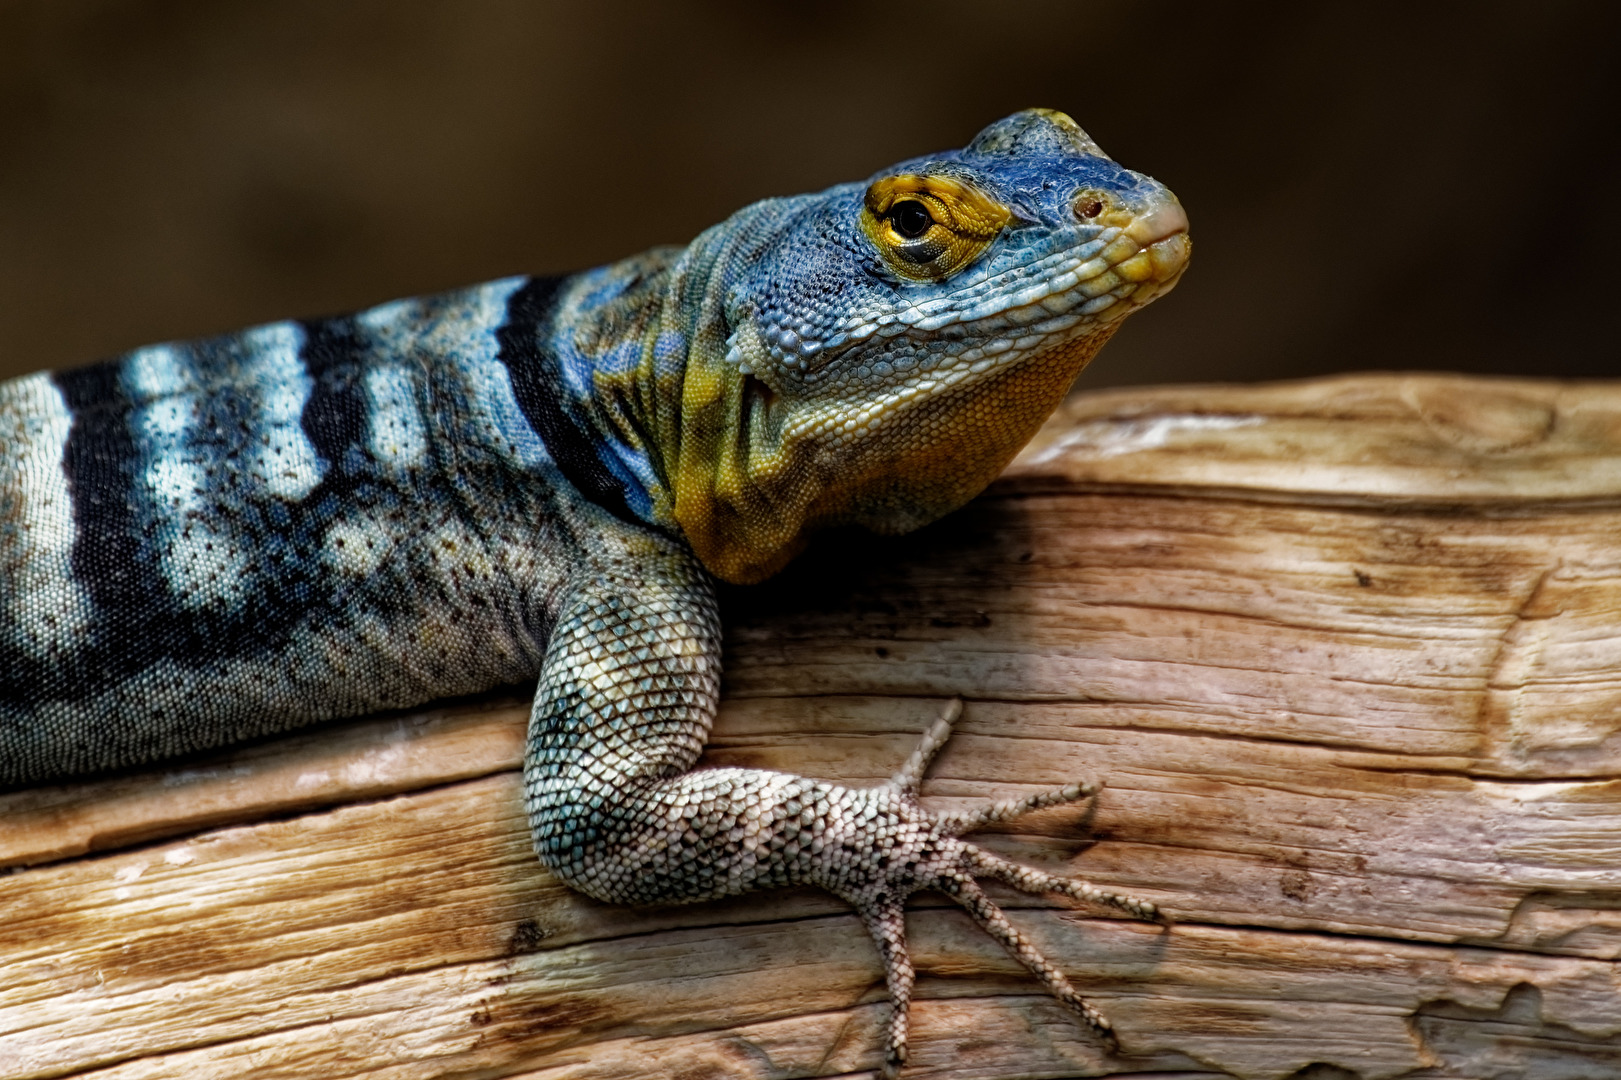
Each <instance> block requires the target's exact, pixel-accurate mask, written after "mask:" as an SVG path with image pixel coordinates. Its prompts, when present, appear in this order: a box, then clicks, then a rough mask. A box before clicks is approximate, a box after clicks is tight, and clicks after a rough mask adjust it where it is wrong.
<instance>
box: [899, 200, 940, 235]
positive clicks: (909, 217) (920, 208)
mask: <svg viewBox="0 0 1621 1080" xmlns="http://www.w3.org/2000/svg"><path fill="white" fill-rule="evenodd" d="M889 219H890V221H892V222H893V223H894V225H895V231H896V232H898V233H900V234H901V235H902V236H904V237H906V238H907V239H908V240H916V239H917V238H918V237H920V236H922V235H923V234H924V233H926V232H928V231H929V226H930V225H933V224H934V218H932V217H930V216H929V211H928V208H927V207H925V206H924V205H923V204H922V203H920V202H913V201H912V200H910V199H908V200H907V201H906V202H902V203H896V204H895V209H893V210H891V211H890V215H889Z"/></svg>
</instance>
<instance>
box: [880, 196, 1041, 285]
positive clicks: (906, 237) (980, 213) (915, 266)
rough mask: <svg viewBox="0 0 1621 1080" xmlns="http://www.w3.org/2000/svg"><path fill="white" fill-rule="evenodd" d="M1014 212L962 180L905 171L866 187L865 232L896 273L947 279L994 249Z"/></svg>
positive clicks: (922, 278)
mask: <svg viewBox="0 0 1621 1080" xmlns="http://www.w3.org/2000/svg"><path fill="white" fill-rule="evenodd" d="M1012 216H1013V215H1012V212H1011V211H1009V210H1008V208H1007V207H1005V206H1003V205H1002V204H1001V203H1000V202H997V201H996V200H995V199H993V198H991V197H990V196H989V195H987V194H985V193H984V192H983V191H980V190H979V189H978V188H976V187H973V186H971V185H969V184H966V183H963V182H962V181H960V180H955V179H953V178H951V177H946V176H917V175H913V174H902V175H900V176H889V177H885V178H884V179H882V180H879V181H877V182H876V183H874V184H873V185H872V186H871V187H869V188H868V189H867V194H866V198H865V199H864V200H863V205H862V209H861V230H862V232H864V233H865V234H866V235H867V239H869V240H871V241H872V243H873V246H874V247H876V248H877V249H878V254H879V255H880V256H881V257H882V258H883V260H884V265H886V266H887V267H889V269H890V270H891V271H892V272H894V273H895V275H896V276H898V277H902V278H905V279H907V280H909V281H943V280H944V279H946V278H948V277H950V276H951V275H952V274H955V273H956V272H957V271H959V270H961V269H962V268H963V267H965V266H967V265H968V264H969V263H971V262H973V261H974V259H975V257H977V256H978V255H979V254H980V253H981V252H982V251H984V250H985V249H986V248H987V247H989V246H990V243H991V241H992V240H994V239H996V237H997V235H998V234H999V233H1000V232H1001V231H1002V226H1004V225H1006V224H1007V222H1008V219H1009V218H1011V217H1012Z"/></svg>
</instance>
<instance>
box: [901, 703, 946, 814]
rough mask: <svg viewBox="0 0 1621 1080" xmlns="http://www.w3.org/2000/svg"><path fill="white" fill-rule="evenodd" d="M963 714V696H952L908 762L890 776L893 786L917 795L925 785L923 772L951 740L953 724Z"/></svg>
mask: <svg viewBox="0 0 1621 1080" xmlns="http://www.w3.org/2000/svg"><path fill="white" fill-rule="evenodd" d="M961 715H962V698H952V699H951V700H950V701H948V702H946V707H945V710H944V711H943V712H941V714H940V716H939V718H938V719H936V720H935V722H934V723H932V724H930V725H929V730H928V731H926V732H924V733H923V741H922V742H920V743H918V744H917V749H916V750H913V751H912V756H911V757H909V758H907V759H906V764H904V765H902V766H901V767H900V771H899V772H897V773H896V774H895V775H894V776H892V777H890V778H889V782H890V784H891V786H893V787H897V788H899V789H900V790H902V791H904V792H905V793H906V794H908V795H916V794H917V791H918V788H920V787H921V786H922V785H923V774H924V773H926V772H928V771H929V764H930V763H931V762H932V761H934V756H935V755H936V754H938V753H939V752H940V748H941V747H942V746H944V745H945V744H946V743H947V742H949V741H950V740H951V725H952V724H955V723H956V722H957V717H959V716H961Z"/></svg>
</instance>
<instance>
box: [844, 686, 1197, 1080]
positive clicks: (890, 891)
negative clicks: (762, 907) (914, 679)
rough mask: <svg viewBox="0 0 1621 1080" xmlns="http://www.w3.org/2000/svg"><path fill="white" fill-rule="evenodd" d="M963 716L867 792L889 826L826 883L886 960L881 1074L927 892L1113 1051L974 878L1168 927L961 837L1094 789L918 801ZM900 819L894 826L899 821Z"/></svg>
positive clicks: (1142, 906) (890, 1058)
mask: <svg viewBox="0 0 1621 1080" xmlns="http://www.w3.org/2000/svg"><path fill="white" fill-rule="evenodd" d="M961 712H962V702H961V701H953V702H952V703H951V704H950V705H949V706H948V707H947V709H946V712H945V714H944V715H943V716H941V717H940V718H939V719H938V720H936V721H935V722H934V723H933V724H932V725H931V726H930V728H929V730H928V732H927V733H926V734H925V735H924V736H923V741H922V742H921V743H920V744H919V745H918V748H917V749H916V750H915V751H914V752H913V753H912V755H911V757H909V758H908V759H907V761H906V764H905V765H903V766H902V767H901V769H900V771H899V772H897V773H896V774H895V775H894V776H893V777H891V778H890V780H889V782H888V783H887V784H884V785H882V786H881V787H879V788H876V789H869V790H871V792H872V794H873V795H874V796H877V801H879V803H880V805H879V806H875V807H874V808H873V809H874V810H875V811H877V814H878V817H879V818H880V819H883V818H888V819H889V822H890V827H889V828H885V829H883V830H882V832H883V833H884V835H883V836H882V837H881V838H880V840H879V843H878V844H877V845H876V849H875V850H874V851H873V857H872V858H871V859H870V860H863V865H861V866H859V867H853V866H850V865H848V864H846V865H845V867H844V868H843V869H844V872H843V873H842V874H840V875H839V877H840V878H841V880H839V881H838V882H837V883H831V882H830V883H829V884H830V886H831V887H832V888H833V891H835V892H837V893H839V894H840V895H842V896H843V897H844V898H845V899H847V900H849V901H850V902H851V903H852V904H853V905H854V906H855V908H856V911H857V913H858V914H859V915H860V916H861V919H862V922H863V923H864V924H865V925H866V927H867V932H868V933H869V934H871V935H872V939H873V941H874V942H875V943H876V944H877V946H878V952H879V955H880V957H881V958H882V959H883V964H884V976H885V982H886V983H887V985H888V988H889V996H890V1000H891V1002H892V1004H893V1009H892V1011H891V1013H890V1017H889V1024H888V1028H887V1030H886V1032H885V1055H884V1076H886V1077H891V1078H892V1077H894V1076H895V1075H896V1074H897V1072H898V1070H899V1069H900V1067H901V1065H903V1064H904V1063H905V1061H906V1053H907V1047H906V1041H907V1028H908V1016H909V1011H910V1006H911V997H912V983H913V981H914V979H915V976H916V972H915V971H914V970H913V968H912V962H911V959H910V957H909V956H908V954H907V950H906V926H905V904H906V898H907V897H908V896H909V895H911V894H912V893H914V892H917V891H920V890H923V889H933V890H935V891H937V892H942V893H944V894H945V895H947V896H949V897H951V899H953V900H955V901H956V902H957V903H959V904H961V905H962V906H963V908H964V910H966V911H967V912H968V914H969V915H970V916H971V917H972V918H973V920H974V921H975V922H976V923H978V924H979V925H980V926H981V927H982V928H983V929H984V930H985V932H986V933H988V934H990V935H991V937H993V938H995V939H996V940H997V941H998V942H1000V943H1001V944H1002V947H1003V948H1005V949H1007V951H1008V952H1009V953H1011V954H1012V955H1013V957H1014V958H1015V959H1017V960H1018V961H1019V962H1020V963H1021V964H1023V965H1024V966H1025V967H1026V968H1028V969H1029V971H1030V973H1031V974H1032V975H1034V976H1035V977H1036V978H1037V979H1038V980H1040V982H1041V984H1042V985H1043V986H1045V987H1046V988H1047V991H1048V993H1050V994H1052V996H1053V997H1055V998H1057V999H1058V1000H1059V1001H1060V1002H1062V1003H1063V1004H1064V1005H1066V1006H1068V1007H1069V1009H1070V1010H1072V1011H1073V1012H1074V1013H1075V1014H1076V1015H1078V1016H1079V1017H1080V1018H1081V1019H1082V1020H1083V1021H1085V1023H1086V1024H1087V1026H1088V1027H1090V1028H1091V1029H1092V1030H1093V1031H1094V1032H1095V1033H1096V1034H1097V1035H1098V1036H1099V1037H1100V1038H1101V1039H1103V1040H1104V1041H1105V1043H1107V1044H1108V1045H1109V1046H1110V1048H1111V1049H1112V1048H1113V1047H1114V1045H1115V1041H1114V1033H1113V1030H1112V1029H1111V1027H1110V1025H1109V1021H1108V1020H1107V1019H1106V1018H1105V1017H1104V1016H1103V1014H1102V1013H1100V1012H1098V1011H1097V1010H1096V1009H1095V1008H1093V1007H1092V1006H1091V1005H1090V1004H1088V1003H1087V1001H1086V999H1085V998H1083V997H1081V995H1080V994H1079V993H1077V992H1076V990H1075V988H1074V987H1073V986H1072V985H1070V982H1069V980H1068V979H1067V978H1065V977H1064V973H1063V972H1061V971H1059V970H1058V968H1057V967H1056V966H1054V965H1053V963H1052V962H1051V961H1049V960H1048V959H1047V958H1046V957H1044V956H1042V955H1041V953H1040V952H1039V951H1037V949H1036V947H1035V946H1034V945H1032V944H1031V943H1030V940H1029V939H1028V938H1026V937H1025V936H1024V935H1023V934H1022V933H1020V932H1019V930H1018V929H1017V928H1016V927H1014V925H1013V924H1012V923H1011V922H1009V921H1008V918H1007V916H1006V915H1005V914H1003V912H1002V909H1001V908H999V907H997V906H996V904H995V903H993V902H992V901H991V899H990V897H988V896H986V895H985V892H984V890H982V889H981V888H980V887H979V884H978V882H976V881H975V878H979V877H987V878H993V879H995V880H997V881H1001V882H1004V883H1006V884H1008V885H1011V886H1013V887H1014V888H1016V889H1018V890H1020V891H1022V892H1027V893H1057V894H1059V895H1062V896H1068V897H1071V898H1073V899H1076V900H1081V901H1085V902H1086V903H1089V904H1097V905H1100V906H1103V907H1109V908H1113V909H1115V910H1117V911H1120V912H1123V913H1124V914H1126V915H1130V916H1132V917H1133V918H1138V919H1148V920H1152V921H1157V922H1168V920H1167V919H1166V918H1165V917H1164V916H1163V915H1162V914H1161V913H1160V911H1159V909H1158V908H1157V907H1155V906H1154V905H1153V904H1152V903H1150V902H1148V901H1147V900H1139V899H1136V898H1135V897H1130V896H1121V895H1119V894H1117V893H1111V892H1107V891H1105V890H1103V889H1099V888H1097V887H1096V886H1094V885H1090V884H1088V883H1087V882H1084V881H1080V880H1077V879H1075V878H1068V877H1059V876H1057V875H1055V874H1048V873H1045V872H1043V871H1040V870H1034V869H1031V868H1030V867H1026V866H1020V865H1018V864H1017V863H1012V862H1009V861H1008V860H1006V859H1003V858H1001V857H1000V856H997V855H993V854H991V853H990V852H988V851H985V850H983V849H981V848H979V847H977V846H975V845H974V844H971V843H968V842H966V841H964V840H960V839H958V837H959V836H961V835H962V834H963V833H966V832H969V831H970V830H973V829H976V828H978V827H980V826H981V825H986V824H988V823H990V822H993V821H1006V820H1009V819H1011V818H1016V817H1018V816H1020V815H1022V814H1025V813H1028V812H1030V811H1032V810H1039V809H1042V808H1043V807H1048V806H1058V805H1062V804H1065V803H1073V802H1079V801H1081V800H1083V799H1088V798H1091V797H1092V796H1093V795H1094V794H1096V793H1097V791H1098V787H1099V785H1097V784H1095V783H1091V782H1088V783H1078V784H1069V785H1066V786H1064V787H1060V788H1053V789H1050V790H1048V791H1043V792H1039V793H1037V794H1035V795H1030V796H1026V797H1025V798H1022V799H1007V800H1003V801H1000V802H993V803H988V804H986V805H985V806H982V807H980V808H978V809H977V810H972V811H969V812H966V813H955V814H930V813H928V812H927V811H925V810H923V809H922V808H921V807H920V806H919V805H918V803H917V796H918V789H919V787H920V785H921V784H922V780H923V773H924V771H925V770H927V768H928V767H929V763H930V761H932V760H933V758H934V756H935V754H937V753H938V752H939V751H940V748H941V747H942V746H944V745H945V744H946V741H947V740H948V739H949V738H950V737H951V725H952V722H953V721H955V720H956V718H957V717H958V716H959V715H960V714H961ZM897 819H898V820H897Z"/></svg>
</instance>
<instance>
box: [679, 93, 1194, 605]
mask: <svg viewBox="0 0 1621 1080" xmlns="http://www.w3.org/2000/svg"><path fill="white" fill-rule="evenodd" d="M1190 250H1191V245H1190V242H1189V240H1188V234H1187V218H1186V216H1185V215H1184V213H1183V211H1182V207H1181V204H1180V203H1178V202H1177V200H1176V197H1175V196H1174V195H1172V194H1171V193H1170V191H1168V190H1167V189H1166V188H1165V187H1164V186H1163V185H1161V184H1159V183H1158V182H1157V181H1155V180H1152V179H1150V178H1149V177H1147V176H1144V175H1142V174H1140V173H1135V172H1132V171H1130V170H1129V169H1126V168H1123V167H1121V166H1120V165H1117V164H1115V162H1114V161H1112V160H1111V159H1109V158H1108V157H1107V156H1106V155H1104V153H1103V152H1102V151H1101V150H1100V149H1098V147H1097V144H1096V143H1094V142H1093V141H1092V140H1091V139H1090V138H1089V137H1088V136H1087V134H1086V133H1085V132H1084V131H1082V130H1081V129H1080V127H1079V126H1077V125H1076V123H1075V122H1074V121H1073V120H1071V119H1070V118H1069V117H1068V116H1065V115H1064V114H1063V113H1059V112H1053V111H1049V110H1041V109H1032V110H1028V111H1025V112H1021V113H1017V114H1015V115H1013V116H1010V117H1008V118H1006V119H1004V120H1001V121H999V122H997V123H995V124H992V125H991V126H990V127H988V128H986V129H985V130H984V131H982V132H981V133H980V134H979V135H978V136H977V137H976V138H975V139H974V140H973V142H971V143H970V144H969V145H968V146H967V147H966V148H965V149H963V150H960V151H952V152H948V153H942V154H934V155H930V156H928V157H923V158H917V159H914V160H912V161H907V162H904V163H902V164H900V165H897V166H895V167H893V168H891V169H886V170H884V171H883V172H881V173H879V174H878V175H876V176H874V177H873V178H872V179H870V180H869V181H867V182H866V183H861V184H846V185H841V186H839V187H835V188H832V189H829V190H828V191H825V192H822V193H820V194H817V195H809V196H801V197H799V198H792V199H775V200H768V201H766V202H764V203H759V204H756V205H755V206H752V207H749V208H748V209H746V210H744V211H742V212H741V213H739V214H738V215H736V216H735V217H733V218H732V219H731V221H729V222H728V223H727V224H726V225H723V226H720V227H718V228H717V229H715V230H711V232H710V233H708V234H705V236H704V237H700V238H699V240H698V241H696V242H695V243H694V245H693V247H692V249H689V251H691V252H693V253H699V254H693V255H689V258H699V259H702V261H704V263H705V264H706V265H707V266H708V267H709V268H710V269H709V272H708V273H706V274H705V275H704V279H705V280H706V281H707V282H708V283H709V293H710V295H711V296H713V297H715V299H714V300H713V302H712V309H713V310H711V311H710V315H709V317H708V319H707V320H705V321H704V322H703V323H701V324H700V325H699V326H698V327H696V328H695V330H696V339H695V341H694V348H693V349H692V350H691V352H690V353H689V358H688V364H687V370H686V373H685V380H684V387H683V397H682V410H681V415H682V431H681V434H680V451H679V458H678V461H676V462H675V465H674V468H673V469H672V470H671V472H672V475H671V477H670V479H671V481H672V485H671V486H672V489H673V490H672V495H673V508H672V509H673V514H672V516H673V517H674V518H675V520H676V521H677V522H678V523H679V525H680V527H681V528H682V530H683V532H685V534H686V535H687V537H688V539H689V540H690V541H691V542H692V544H693V546H694V549H695V550H696V551H697V552H698V554H699V556H700V557H701V558H702V559H703V560H704V562H705V563H706V564H707V565H708V566H709V568H710V569H711V570H712V571H714V572H715V573H716V574H718V575H719V576H720V577H722V578H726V579H728V580H732V581H753V580H758V579H760V578H763V577H766V576H768V575H769V574H771V573H773V572H774V571H775V570H777V569H778V568H779V567H780V566H781V565H782V564H783V563H785V562H786V561H787V560H788V559H789V558H791V557H792V556H793V554H794V553H795V552H797V551H798V550H799V548H800V547H801V546H803V543H804V539H805V536H806V534H807V533H808V532H809V531H811V530H813V529H815V528H817V527H820V526H825V525H833V524H850V523H854V524H860V525H864V526H867V527H869V528H871V529H874V530H876V531H878V532H884V533H895V532H904V531H906V530H908V529H913V528H916V527H918V526H920V525H923V524H925V523H927V522H929V521H932V520H934V519H935V518H937V517H939V516H941V515H942V514H945V513H947V512H948V511H950V510H953V509H955V508H956V507H958V506H961V505H962V504H963V503H965V502H967V501H968V500H969V499H971V498H972V497H973V496H974V495H976V494H977V493H978V492H980V491H981V490H982V489H983V488H984V487H985V485H986V484H988V483H989V482H990V481H991V480H992V479H993V478H994V477H995V476H996V474H997V473H998V472H1000V471H1001V470H1002V468H1003V467H1004V466H1005V465H1006V464H1007V463H1008V461H1009V460H1010V459H1011V458H1012V457H1013V455H1014V454H1016V453H1017V452H1018V450H1019V448H1020V447H1022V446H1023V445H1024V444H1025V442H1027V441H1028V440H1029V439H1030V437H1031V436H1032V435H1033V434H1034V433H1035V431H1036V429H1037V428H1038V427H1039V426H1040V425H1041V423H1042V422H1043V421H1044V420H1045V419H1046V418H1047V417H1048V416H1049V415H1050V414H1051V413H1052V411H1053V410H1054V409H1055V408H1056V407H1057V405H1058V404H1059V402H1060V401H1061V400H1062V399H1063V396H1064V394H1065V393H1066V392H1067V390H1068V389H1069V386H1070V384H1071V383H1072V382H1073V381H1074V379H1075V376H1076V375H1078V374H1079V373H1080V371H1081V369H1082V368H1083V367H1085V366H1086V364H1087V362H1088V361H1089V360H1090V359H1091V358H1092V356H1093V354H1094V353H1096V352H1097V350H1098V349H1099V348H1100V347H1101V346H1102V345H1103V343H1104V342H1105V341H1106V340H1107V339H1108V337H1109V336H1110V335H1111V334H1112V333H1113V332H1114V331H1115V329H1116V328H1118V327H1119V325H1120V323H1121V320H1122V319H1124V318H1125V317H1126V316H1127V315H1129V314H1131V313H1132V312H1134V311H1136V310H1138V309H1139V308H1141V307H1143V306H1144V305H1146V304H1148V303H1149V302H1150V301H1152V300H1154V299H1156V298H1158V297H1160V296H1163V295H1164V294H1165V293H1166V292H1167V291H1169V290H1170V289H1171V287H1172V286H1174V285H1175V284H1176V282H1177V279H1178V278H1179V277H1180V276H1181V274H1182V271H1183V270H1184V268H1185V267H1186V266H1187V262H1188V256H1189V252H1190ZM706 338H707V341H708V346H707V347H705V339H706Z"/></svg>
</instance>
